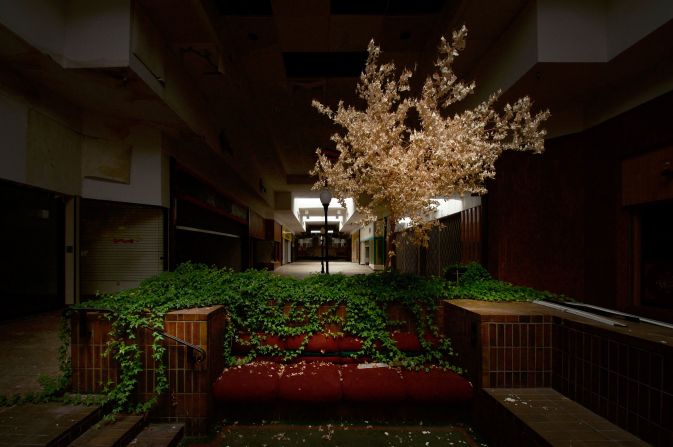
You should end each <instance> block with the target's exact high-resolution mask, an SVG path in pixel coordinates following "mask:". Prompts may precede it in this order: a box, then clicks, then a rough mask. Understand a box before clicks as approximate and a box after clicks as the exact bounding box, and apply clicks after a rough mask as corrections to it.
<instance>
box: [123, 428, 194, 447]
mask: <svg viewBox="0 0 673 447" xmlns="http://www.w3.org/2000/svg"><path fill="white" fill-rule="evenodd" d="M184 433H185V424H178V423H167V424H150V425H148V426H147V427H145V428H144V429H143V431H141V432H140V433H139V434H138V436H136V438H135V439H133V440H132V441H131V443H130V444H129V445H130V446H133V447H175V446H177V445H178V444H179V443H180V441H181V440H182V438H183V436H184Z"/></svg>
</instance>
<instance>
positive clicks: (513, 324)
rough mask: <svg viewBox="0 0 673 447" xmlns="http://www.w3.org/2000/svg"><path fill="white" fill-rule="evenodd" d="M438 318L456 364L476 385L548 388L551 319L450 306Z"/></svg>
mask: <svg viewBox="0 0 673 447" xmlns="http://www.w3.org/2000/svg"><path fill="white" fill-rule="evenodd" d="M486 304H487V305H488V303H486ZM444 315H445V320H446V323H445V332H446V334H447V335H448V336H449V337H451V339H452V340H453V346H454V349H455V351H456V352H457V353H458V359H457V360H456V363H457V364H458V365H460V366H462V367H464V368H466V369H467V375H468V377H469V378H470V380H472V382H473V383H474V384H475V385H476V386H477V387H479V388H489V387H495V388H503V387H504V388H511V387H548V386H551V384H552V317H551V316H549V315H518V314H512V313H510V314H509V315H507V312H505V313H504V314H500V315H498V314H481V313H479V312H478V311H471V310H469V309H466V308H463V307H460V306H455V305H453V304H451V303H446V304H445V310H444Z"/></svg>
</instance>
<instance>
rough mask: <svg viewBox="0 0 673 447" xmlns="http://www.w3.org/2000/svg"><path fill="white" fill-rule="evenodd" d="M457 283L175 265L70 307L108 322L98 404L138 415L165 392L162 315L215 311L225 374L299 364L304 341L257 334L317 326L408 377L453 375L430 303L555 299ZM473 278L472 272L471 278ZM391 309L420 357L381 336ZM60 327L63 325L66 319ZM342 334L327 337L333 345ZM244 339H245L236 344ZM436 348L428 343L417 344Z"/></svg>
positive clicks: (470, 271) (490, 283) (486, 281)
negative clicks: (223, 322) (146, 372)
mask: <svg viewBox="0 0 673 447" xmlns="http://www.w3.org/2000/svg"><path fill="white" fill-rule="evenodd" d="M461 268H462V269H463V271H462V272H461V274H460V275H458V276H459V277H462V281H461V280H458V281H448V280H446V279H444V278H436V277H433V278H422V277H418V276H414V275H406V274H399V273H390V272H387V273H378V274H372V275H358V276H344V275H340V274H335V275H319V274H316V275H312V276H310V277H308V278H306V279H304V280H297V279H294V278H289V277H282V276H278V275H274V274H272V273H270V272H267V271H257V270H249V271H246V272H243V273H235V272H232V271H230V270H226V269H216V268H209V267H206V266H203V265H197V264H191V263H185V264H182V265H180V266H179V267H178V268H177V269H176V270H175V271H174V272H165V273H162V274H160V275H158V276H156V277H153V278H150V279H148V280H146V281H144V282H143V283H141V284H140V286H139V287H137V288H135V289H130V290H125V291H121V292H119V293H116V294H113V295H106V296H101V297H98V298H97V299H95V300H94V301H89V302H86V303H84V304H82V305H80V306H74V308H75V309H76V308H78V307H80V308H97V309H101V310H107V311H108V312H107V313H106V315H107V317H108V318H109V319H110V321H111V322H112V331H111V333H110V336H111V337H110V338H111V342H110V343H109V344H108V347H107V350H106V353H107V354H109V355H112V356H113V357H114V358H115V359H116V360H117V362H118V364H119V366H120V374H119V377H118V380H117V382H116V383H109V384H107V385H108V386H107V387H106V389H105V402H106V403H109V404H111V405H112V408H113V412H115V413H116V412H121V411H135V412H145V411H148V410H149V409H150V408H151V407H152V406H153V405H154V404H155V403H156V401H157V399H158V397H159V396H160V395H161V393H163V392H164V391H166V390H167V388H168V381H167V377H166V349H165V347H164V344H163V337H162V335H161V333H160V332H159V331H160V330H162V328H163V321H164V315H165V314H166V313H167V312H169V311H172V310H178V309H186V308H193V307H203V306H212V305H218V304H221V305H223V306H224V307H225V309H226V311H227V313H228V317H229V324H228V325H227V327H226V329H225V333H224V340H225V342H224V352H225V360H226V363H227V364H228V365H234V364H241V363H245V362H248V361H250V360H252V359H254V358H255V357H257V356H260V355H265V356H266V355H270V356H278V357H280V358H282V359H284V360H285V361H288V360H291V359H293V358H295V357H297V356H299V355H301V353H302V351H303V350H304V347H305V345H306V341H307V340H308V337H306V338H305V340H304V344H303V345H302V346H301V347H300V349H298V350H295V351H291V350H284V351H281V350H279V349H278V348H277V347H275V346H268V345H265V344H264V335H267V334H268V335H275V336H280V337H289V336H293V335H299V334H307V335H312V334H315V333H319V332H323V331H324V328H325V326H326V325H330V324H336V325H338V326H339V327H341V331H343V333H347V334H351V335H354V336H357V337H359V338H360V339H361V340H362V349H361V350H360V351H359V352H356V353H352V354H351V355H353V356H365V357H369V358H371V359H372V360H374V361H377V362H385V363H389V364H393V365H398V366H402V367H405V368H410V369H419V368H426V367H427V366H428V365H430V364H433V365H439V366H441V367H443V368H450V369H453V370H455V371H458V372H462V370H461V369H460V368H459V367H457V366H455V365H454V364H453V362H452V359H453V357H454V355H455V354H454V352H453V349H452V347H451V341H450V340H449V339H448V338H446V337H443V336H442V335H441V333H440V331H439V328H438V327H437V326H436V324H435V321H434V315H435V311H436V309H437V306H438V305H439V303H440V301H441V300H443V299H451V298H473V299H484V300H531V299H548V298H556V297H557V296H554V295H552V294H548V293H545V292H538V291H534V290H532V289H528V288H523V287H516V286H512V285H511V284H507V283H502V282H499V281H495V280H493V279H492V278H490V276H488V273H486V275H484V272H485V270H483V269H482V268H481V267H480V266H479V267H477V265H470V266H467V267H461ZM479 269H481V270H479ZM392 304H396V305H401V306H403V307H404V308H406V309H407V310H408V311H409V312H410V313H411V314H412V315H413V316H414V320H415V327H416V331H417V335H418V338H419V340H420V341H421V345H422V348H423V350H422V352H417V353H406V352H402V351H400V350H399V349H397V347H396V345H395V343H394V341H393V340H392V339H391V337H390V332H391V330H394V329H395V328H397V327H399V325H400V324H401V322H399V321H395V320H392V319H391V318H389V316H388V312H387V309H388V307H389V306H390V305H392ZM340 306H345V308H346V309H347V311H346V316H345V318H344V317H343V316H340V315H339V314H338V309H339V307H340ZM65 321H66V322H67V321H69V319H68V318H66V319H65ZM147 329H149V330H151V331H152V336H153V344H152V356H153V358H154V360H155V363H156V374H155V377H156V382H155V387H154V391H155V395H154V397H153V398H152V399H150V400H149V401H147V402H140V403H138V402H135V401H134V394H135V390H136V386H137V377H138V373H139V372H141V371H142V363H141V360H140V357H141V352H140V348H139V346H138V343H137V339H136V337H137V336H138V334H139V331H140V330H147ZM341 333H342V332H339V333H334V334H333V335H334V336H338V335H340V334H341ZM242 334H249V338H243V337H241V335H242ZM426 335H432V336H434V337H435V338H436V339H437V340H438V342H437V343H436V344H434V345H433V344H431V343H429V342H428V341H426V339H425V336H426ZM62 337H63V340H62V341H63V347H62V354H63V356H62V363H61V367H62V370H63V377H62V378H61V379H60V380H62V381H63V382H61V383H60V384H59V388H61V387H62V386H63V384H64V383H66V382H67V380H68V379H69V377H70V364H69V362H68V361H67V351H68V342H69V339H70V334H69V326H68V325H67V324H65V325H64V329H63V330H62ZM235 343H239V344H248V345H249V346H250V353H249V354H248V355H247V356H245V357H244V358H239V357H236V356H235V355H234V353H233V350H232V347H233V345H234V344H235Z"/></svg>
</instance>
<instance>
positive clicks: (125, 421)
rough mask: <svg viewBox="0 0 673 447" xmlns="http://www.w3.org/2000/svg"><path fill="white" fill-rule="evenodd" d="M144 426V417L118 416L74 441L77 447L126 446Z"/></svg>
mask: <svg viewBox="0 0 673 447" xmlns="http://www.w3.org/2000/svg"><path fill="white" fill-rule="evenodd" d="M144 425H145V416H144V415H130V414H118V415H116V416H115V420H114V421H112V422H105V421H103V422H101V423H99V424H96V425H94V426H93V427H91V428H90V429H89V430H87V431H86V432H85V433H84V434H83V435H82V436H80V437H79V438H77V439H75V440H74V441H73V442H72V444H70V445H71V446H77V447H80V446H81V447H123V446H125V445H128V444H129V443H130V442H131V441H132V440H133V438H135V437H136V435H137V434H138V433H139V432H140V431H141V430H142V429H143V426H144Z"/></svg>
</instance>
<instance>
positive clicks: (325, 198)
mask: <svg viewBox="0 0 673 447" xmlns="http://www.w3.org/2000/svg"><path fill="white" fill-rule="evenodd" d="M331 201H332V193H331V192H330V190H329V189H327V188H323V189H322V191H320V202H321V203H322V206H323V208H325V274H327V275H329V251H328V250H329V231H328V229H327V207H329V203H330V202H331Z"/></svg>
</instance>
